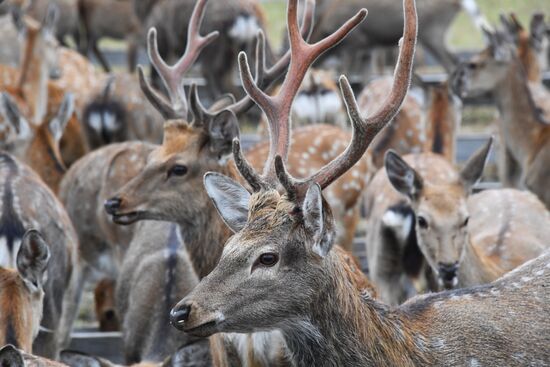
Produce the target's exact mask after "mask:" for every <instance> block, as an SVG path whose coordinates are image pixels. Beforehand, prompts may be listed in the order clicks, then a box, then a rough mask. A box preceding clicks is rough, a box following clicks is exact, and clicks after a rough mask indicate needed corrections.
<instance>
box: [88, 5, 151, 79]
mask: <svg viewBox="0 0 550 367" xmlns="http://www.w3.org/2000/svg"><path fill="white" fill-rule="evenodd" d="M78 13H79V18H80V21H81V23H82V25H83V28H84V34H85V37H84V39H83V40H82V42H81V48H80V50H81V52H82V54H84V55H87V54H88V53H89V52H90V51H92V52H93V53H94V56H95V57H96V58H97V60H98V61H99V62H100V64H101V66H102V67H103V69H104V70H105V71H106V72H110V71H111V67H110V66H109V63H108V62H107V59H106V58H105V56H104V55H103V53H102V52H101V50H100V49H99V47H98V42H99V40H100V39H101V38H103V37H110V38H115V39H121V40H126V42H127V43H128V70H129V71H130V72H131V73H133V72H134V71H135V68H136V64H137V52H138V48H139V43H140V36H141V29H142V28H141V22H140V21H139V19H138V18H137V16H136V14H135V13H134V9H133V4H132V0H78Z"/></svg>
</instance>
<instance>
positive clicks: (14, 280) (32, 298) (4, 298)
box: [0, 230, 50, 353]
mask: <svg viewBox="0 0 550 367" xmlns="http://www.w3.org/2000/svg"><path fill="white" fill-rule="evenodd" d="M49 257H50V251H49V249H48V245H47V244H46V243H45V242H44V240H43V238H42V236H41V235H40V234H39V233H38V232H37V231H34V230H31V231H28V232H27V233H26V234H25V235H24V236H23V240H22V242H21V247H20V249H19V252H18V254H17V270H12V269H6V268H0V345H5V344H13V345H15V346H16V347H18V348H21V349H23V350H25V351H27V352H29V353H30V352H31V348H32V342H33V340H34V338H35V337H36V336H37V335H38V328H39V326H40V320H41V319H42V301H43V299H44V290H43V288H42V284H43V281H44V279H43V278H44V272H45V270H46V267H47V264H48V260H49Z"/></svg>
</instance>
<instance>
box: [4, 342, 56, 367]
mask: <svg viewBox="0 0 550 367" xmlns="http://www.w3.org/2000/svg"><path fill="white" fill-rule="evenodd" d="M0 365H2V366H9V367H67V366H66V365H64V364H62V363H59V362H55V361H52V360H51V359H46V358H42V357H38V356H35V355H32V354H30V352H26V351H23V350H20V349H17V348H16V347H14V346H13V345H11V344H8V345H5V346H3V347H2V348H0Z"/></svg>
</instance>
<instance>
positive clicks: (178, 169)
mask: <svg viewBox="0 0 550 367" xmlns="http://www.w3.org/2000/svg"><path fill="white" fill-rule="evenodd" d="M186 173H187V166H184V165H183V164H175V165H173V166H172V167H170V169H169V170H168V177H170V176H184V175H185V174H186Z"/></svg>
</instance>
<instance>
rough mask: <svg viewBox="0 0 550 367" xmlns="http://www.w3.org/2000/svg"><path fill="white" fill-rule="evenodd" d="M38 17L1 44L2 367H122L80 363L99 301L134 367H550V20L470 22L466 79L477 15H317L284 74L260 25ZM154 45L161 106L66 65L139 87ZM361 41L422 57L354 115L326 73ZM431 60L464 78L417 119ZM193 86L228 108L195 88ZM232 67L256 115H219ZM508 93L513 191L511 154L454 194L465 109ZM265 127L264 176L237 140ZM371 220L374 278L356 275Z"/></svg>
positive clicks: (199, 15)
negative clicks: (144, 56) (201, 80)
mask: <svg viewBox="0 0 550 367" xmlns="http://www.w3.org/2000/svg"><path fill="white" fill-rule="evenodd" d="M20 2H21V1H15V0H14V1H12V4H11V6H12V7H13V10H12V14H11V15H8V16H6V17H7V18H6V19H0V29H2V35H3V38H4V39H2V40H1V41H0V44H2V47H3V48H5V50H0V58H4V56H6V55H7V56H6V57H8V58H9V57H11V58H12V59H13V60H15V61H13V62H11V61H6V60H2V61H4V63H3V64H0V84H1V90H2V93H1V95H0V136H1V139H0V148H1V149H2V151H1V152H0V208H1V213H0V348H1V349H0V365H1V366H2V367H4V366H6V367H7V366H10V367H11V366H52V367H55V366H65V365H70V366H115V365H114V364H113V363H111V362H109V361H107V360H104V359H102V358H99V357H94V356H88V355H85V354H81V353H77V352H70V351H67V350H64V349H65V348H67V347H68V345H69V342H70V336H71V330H72V327H73V323H74V321H75V319H76V317H77V313H78V309H79V304H80V299H81V296H82V293H83V290H84V289H85V288H86V287H87V286H89V285H93V286H95V295H96V313H97V318H98V321H99V323H100V326H101V329H102V330H121V331H122V336H123V345H124V357H125V362H126V363H127V364H128V365H134V366H137V365H140V366H424V365H426V366H548V365H550V252H549V250H548V249H549V248H550V243H547V242H546V241H547V240H548V238H550V212H549V211H548V208H550V169H549V168H548V162H550V92H549V91H548V90H546V89H545V87H544V86H543V84H542V77H541V70H543V69H544V68H545V67H546V66H547V65H546V62H547V58H546V56H547V55H545V53H546V52H547V51H548V50H547V48H546V46H547V44H548V43H550V42H549V40H550V27H549V26H548V25H547V24H546V23H545V21H544V17H543V16H542V15H540V14H537V15H535V16H534V17H533V19H532V23H531V27H530V29H525V28H524V27H523V26H522V25H521V23H520V22H519V21H518V19H517V17H516V16H515V15H510V16H503V17H502V19H501V20H502V28H501V29H499V30H490V29H488V28H487V24H485V23H484V21H483V19H482V17H481V15H480V14H479V12H478V11H477V10H476V8H475V6H474V5H475V3H474V2H472V1H463V2H462V3H463V4H462V6H463V7H465V8H467V9H468V10H469V12H470V13H472V14H474V16H475V17H477V18H476V23H478V24H482V25H483V29H484V32H485V39H486V41H487V47H486V49H485V50H483V51H481V52H479V53H478V54H476V55H474V56H473V57H472V58H471V59H470V60H468V61H466V62H462V63H460V64H458V62H457V60H456V58H455V57H454V56H453V55H452V54H451V53H450V52H448V51H446V50H444V49H442V48H441V47H442V45H444V42H443V38H442V35H443V34H444V26H443V25H442V24H445V26H448V23H450V19H452V18H453V17H454V16H455V15H456V13H457V12H458V10H459V9H460V2H459V1H451V0H448V1H447V0H445V1H440V2H438V5H437V6H435V7H430V6H429V4H430V1H428V0H416V2H415V0H395V1H393V0H392V1H385V2H383V1H378V2H377V1H372V8H371V6H370V3H369V2H367V4H368V5H369V10H370V11H371V13H372V16H369V19H371V17H372V21H373V23H374V24H370V25H369V22H368V21H367V22H364V23H365V26H363V25H362V23H363V21H364V19H365V18H366V16H367V11H366V10H365V9H360V8H361V4H362V2H361V1H350V2H349V3H350V6H349V7H348V6H340V5H336V6H335V5H334V4H339V3H338V2H329V1H326V0H325V1H320V4H319V9H320V12H319V11H318V13H320V16H318V18H319V20H320V22H319V23H317V24H315V22H314V18H316V17H315V15H314V14H315V1H314V0H306V1H305V4H304V8H303V9H301V11H299V9H298V1H297V0H288V8H287V28H288V50H287V51H286V52H283V53H282V55H280V57H278V58H277V57H276V54H275V52H273V51H272V49H271V47H270V45H269V43H268V42H267V40H266V39H265V36H264V33H263V31H262V28H263V25H264V20H263V19H264V17H263V16H262V15H261V11H260V7H259V4H258V3H257V2H256V1H253V0H246V1H245V0H233V1H227V2H225V1H223V2H222V1H211V2H210V3H208V4H207V2H208V1H207V0H196V1H195V0H193V1H183V0H180V1H176V0H157V1H155V0H150V1H135V2H133V1H130V0H128V1H126V0H120V1H111V0H78V1H76V0H75V1H70V0H63V1H61V0H56V1H53V0H52V1H51V2H52V3H56V4H57V5H58V6H59V8H60V9H61V10H62V11H61V14H62V15H61V17H59V12H58V11H56V9H55V7H52V6H44V3H46V2H45V1H36V2H34V3H32V4H30V5H28V4H19V3H20ZM401 2H402V4H403V10H402V11H401V10H399V9H398V7H397V6H396V4H400V3H401ZM417 3H418V14H417ZM472 3H473V5H472ZM74 4H77V5H78V7H77V9H76V10H75V11H74V12H72V11H71V10H70V6H72V5H74ZM115 4H116V5H115ZM134 6H135V9H134ZM446 6H447V9H448V10H449V9H451V10H452V11H451V10H449V11H448V12H446V11H445V7H446ZM224 7H225V8H224ZM119 8H120V9H119ZM208 9H209V10H208ZM228 9H229V10H228ZM350 9H354V10H350ZM430 12H432V13H431V14H432V16H430ZM434 12H435V14H438V16H435V17H434V16H433V14H434ZM72 13H74V14H77V16H78V14H79V15H80V17H81V18H82V24H83V25H84V26H83V27H80V26H74V24H80V23H79V22H78V21H76V22H75V21H74V19H72V18H71V15H70V14H72ZM300 13H301V15H300ZM343 13H345V14H346V15H345V16H343V15H342V14H343ZM348 13H349V14H348ZM36 14H42V15H43V17H42V18H40V19H43V20H42V21H37V20H36V19H35V18H33V15H34V16H36ZM187 14H191V16H190V17H189V21H188V22H187V20H186V19H184V18H187ZM397 14H399V16H398V15H397ZM300 17H301V18H302V19H301V24H299V21H298V18H300ZM327 17H330V22H328V21H327ZM392 17H393V18H392ZM58 18H59V19H58ZM203 18H204V19H203ZM434 18H436V19H437V21H434ZM228 19H229V20H232V21H228ZM58 20H59V24H60V26H59V27H56V26H55V24H56V21H58ZM203 20H204V23H205V24H204V27H202V25H203ZM323 21H324V22H323ZM381 21H382V23H383V24H379V25H378V26H377V25H376V23H380V22H381ZM335 22H336V23H337V25H333V23H335ZM392 22H393V23H395V24H393V23H392ZM73 23H74V24H73ZM95 23H101V25H94V24H95ZM327 23H328V24H327ZM144 24H145V25H147V26H151V25H153V26H154V27H152V28H151V29H150V30H149V31H148V33H147V36H146V41H147V42H146V46H147V51H148V56H149V60H150V62H151V65H152V66H153V68H154V71H155V74H156V75H158V78H159V81H160V82H161V83H162V86H158V84H154V83H153V82H151V81H150V80H149V78H148V77H147V76H146V75H145V71H144V69H143V68H142V67H141V66H139V67H138V70H137V71H138V72H137V76H134V75H133V74H130V73H124V72H119V73H115V74H107V73H104V72H101V71H98V70H96V69H95V68H94V67H93V65H92V64H91V63H90V62H89V61H88V60H87V59H86V58H84V57H83V56H81V55H80V54H79V53H77V52H75V51H72V50H70V49H68V48H64V47H59V46H58V40H57V38H59V39H60V40H63V38H64V37H65V36H67V35H72V36H74V38H75V40H76V41H77V43H78V44H79V45H80V47H82V46H83V43H84V44H85V46H84V47H86V48H87V47H89V48H90V49H91V50H93V51H94V53H95V54H96V57H97V58H98V60H99V61H100V62H101V64H103V66H104V67H105V68H106V69H108V65H107V62H106V60H105V59H104V58H103V56H102V55H101V51H100V50H99V49H98V47H97V40H98V39H99V38H100V37H102V36H110V37H115V38H125V39H127V40H128V44H129V47H130V49H131V51H130V52H129V59H130V61H131V62H130V64H131V70H132V69H133V66H134V65H135V56H136V52H137V51H136V50H137V47H139V43H140V42H141V39H142V37H141V33H140V32H141V29H142V26H143V25H144ZM138 25H139V26H138ZM367 25H368V26H367ZM402 25H404V30H403V33H402V34H393V33H395V32H396V31H397V29H399V28H400V27H401V26H402ZM155 26H156V27H155ZM10 27H12V28H13V30H14V32H11V33H10V31H8V28H10ZM442 27H443V28H442ZM119 28H120V29H119ZM182 28H185V29H182ZM386 28H387V30H386ZM4 29H6V31H5V32H4ZM201 29H202V30H201ZM380 29H383V30H385V31H386V34H384V33H383V32H377V31H376V30H380ZM354 30H356V31H357V32H359V33H360V34H361V35H362V36H361V37H359V38H361V39H363V40H364V41H365V42H366V43H365V44H366V45H369V46H370V45H375V44H382V43H384V42H386V43H390V44H391V43H397V41H398V40H400V41H399V56H398V59H397V63H396V67H395V73H394V75H393V77H382V78H378V79H375V80H373V81H372V82H370V83H368V84H367V85H366V86H365V88H364V89H363V91H362V92H361V94H360V96H359V98H357V99H356V97H355V95H354V92H353V90H352V88H351V86H350V83H349V82H348V80H347V78H346V77H345V76H342V77H340V79H339V87H340V92H341V99H340V97H338V96H337V94H336V93H337V91H336V89H337V88H336V84H335V83H332V82H331V81H330V80H328V79H327V77H326V75H327V74H324V73H323V72H320V71H319V70H310V67H311V66H312V64H313V63H314V62H315V61H317V60H318V59H322V57H323V56H325V57H326V53H327V52H328V51H329V50H330V51H331V52H333V53H335V54H337V55H341V54H343V55H346V54H347V53H349V49H348V48H345V45H346V43H345V42H342V41H344V39H346V38H347V37H348V35H350V34H352V33H353V31H354ZM82 31H84V32H85V34H86V37H85V38H82V37H81V36H79V35H78V34H79V32H82ZM390 31H391V32H390ZM204 34H205V35H204ZM417 36H418V39H419V43H421V44H422V45H423V46H425V47H426V48H427V49H428V50H429V51H431V52H433V53H434V54H435V55H436V56H437V57H439V59H440V61H441V63H442V64H443V65H444V66H445V68H447V70H449V71H450V72H451V71H452V73H451V76H450V78H449V81H448V82H446V83H444V84H443V85H441V86H436V87H433V86H425V85H420V87H421V88H417V89H419V90H421V93H423V96H424V98H417V96H416V95H417V94H418V93H413V92H411V93H409V87H410V85H411V82H412V80H413V61H414V56H415V49H416V43H417ZM377 37H378V38H377ZM182 39H186V42H185V43H184V46H185V47H184V50H181V46H182V42H181V40H182ZM18 40H19V41H18ZM349 41H350V42H349V43H348V46H346V47H353V48H357V47H360V48H363V47H364V45H365V44H362V43H358V42H360V41H359V40H358V39H357V38H352V37H350V40H349ZM250 42H252V43H253V46H255V47H252V48H251V50H248V51H250V52H248V53H245V52H240V53H238V56H237V51H235V50H238V49H241V48H244V49H247V47H248V45H247V44H248V43H250ZM339 44H341V45H339ZM10 45H12V46H10ZM13 45H15V46H13ZM213 45H216V46H215V47H213ZM236 45H237V46H238V47H236ZM336 45H339V47H341V48H342V49H343V50H347V51H344V52H342V51H339V52H340V53H336V52H337V51H338V50H336V51H334V49H333V48H334V47H335V46H336ZM358 45H360V46H358ZM440 46H441V47H440ZM9 47H12V48H11V49H9ZM6 49H8V51H6ZM171 53H174V54H176V55H177V54H182V56H181V57H179V58H178V59H177V61H176V62H175V63H174V64H173V65H169V64H168V63H167V61H166V60H168V59H169V58H171V57H173V56H174V55H171ZM251 57H252V58H253V59H254V66H253V67H252V68H251V66H250V64H249V61H248V60H249V58H251ZM195 63H199V64H200V65H201V67H202V68H203V72H204V75H205V76H206V82H207V84H208V87H209V89H210V92H211V93H212V96H214V98H215V99H214V102H212V103H210V106H209V107H205V106H204V105H203V103H202V102H201V98H200V97H199V92H198V88H197V86H196V85H195V84H193V85H191V86H190V87H189V88H184V85H183V79H184V78H185V76H186V75H187V74H188V72H189V70H190V69H191V67H192V66H193V65H194V64H195ZM233 63H236V64H237V65H238V67H239V70H240V76H241V81H242V87H243V89H244V91H245V94H243V93H242V92H240V93H239V91H237V93H239V94H240V96H241V98H240V99H235V98H234V97H233V95H228V94H226V95H222V94H220V93H217V92H218V91H220V90H223V86H224V85H227V84H226V82H227V80H224V79H225V78H226V77H227V75H228V74H230V71H231V69H232V65H233ZM269 64H271V65H272V66H268V65H269ZM209 68H211V69H209ZM220 73H221V74H220ZM283 75H284V79H283V81H282V82H280V83H279V79H281V78H282V77H283ZM328 75H330V74H328ZM303 82H304V83H303ZM302 84H304V86H302ZM413 84H414V83H413ZM155 85H157V86H155ZM487 92H491V93H492V95H493V97H494V100H495V102H496V105H497V108H498V112H499V114H498V121H497V125H498V128H499V136H500V139H499V140H500V149H499V153H500V155H501V159H500V160H499V168H501V170H500V173H501V180H502V182H503V184H504V186H505V188H502V189H491V190H485V191H481V192H478V193H474V190H473V189H474V187H475V185H476V183H477V182H478V181H479V180H480V178H481V177H482V175H483V171H484V167H485V163H486V161H487V159H488V155H489V153H490V151H491V147H492V144H493V138H491V139H489V140H488V141H487V143H486V144H484V145H483V146H482V147H481V148H480V149H479V150H478V151H477V152H475V153H474V154H473V155H472V156H471V157H470V159H469V160H468V161H467V162H466V164H465V165H464V166H463V167H462V168H461V169H460V170H459V169H458V168H457V165H456V164H455V163H454V157H455V153H456V133H457V129H458V127H459V124H460V119H461V115H460V113H461V108H462V105H461V102H460V98H461V97H467V96H468V97H475V96H477V95H480V94H485V93H487ZM254 105H257V106H258V107H260V109H261V111H262V112H263V114H264V121H265V124H264V125H265V129H266V130H267V133H268V134H267V135H268V139H267V140H266V141H263V142H261V143H259V144H258V145H256V146H255V147H253V148H251V149H250V150H248V151H246V152H243V150H242V148H241V144H240V141H239V136H240V133H239V119H241V118H242V116H243V115H244V114H245V113H247V111H249V110H250V108H252V107H253V106H254ZM331 108H332V109H331ZM323 109H325V110H323ZM329 110H330V111H329ZM330 116H332V118H331V117H330ZM344 116H345V118H344ZM325 118H327V120H324V119H325ZM344 119H345V120H349V121H350V122H351V129H349V128H346V127H344V126H342V124H341V122H342V120H344ZM293 120H295V121H293ZM291 121H293V123H294V124H295V125H297V126H295V127H294V128H293V127H292V124H291ZM362 208H363V212H364V213H363V214H364V216H366V233H367V236H366V241H365V242H366V252H367V260H368V267H369V273H368V276H367V275H365V274H364V273H363V272H362V270H361V267H360V265H359V264H358V263H357V261H356V259H355V258H354V256H353V255H352V253H351V251H352V250H353V249H352V245H353V240H354V236H355V232H356V229H357V227H358V224H359V219H360V217H361V212H362V210H361V209H362ZM424 292H428V293H425V294H422V293H424ZM430 292H433V293H430ZM2 346H3V347H2ZM39 356H40V357H39ZM46 358H49V359H46ZM54 360H60V361H62V363H61V362H54Z"/></svg>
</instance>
